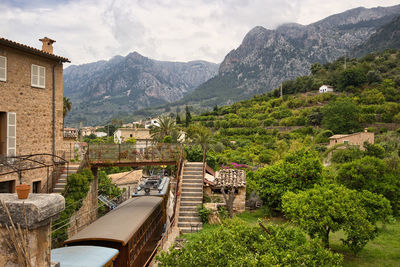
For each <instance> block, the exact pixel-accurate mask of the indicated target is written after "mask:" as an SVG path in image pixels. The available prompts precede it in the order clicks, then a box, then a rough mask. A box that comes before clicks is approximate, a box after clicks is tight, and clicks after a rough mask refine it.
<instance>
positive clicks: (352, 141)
mask: <svg viewBox="0 0 400 267" xmlns="http://www.w3.org/2000/svg"><path fill="white" fill-rule="evenodd" d="M364 142H368V143H370V144H374V143H375V135H374V133H373V132H367V130H366V129H365V130H364V132H360V133H354V134H335V135H332V136H331V137H329V147H333V146H335V145H338V144H348V145H352V146H359V147H360V149H361V150H364V146H363V145H364Z"/></svg>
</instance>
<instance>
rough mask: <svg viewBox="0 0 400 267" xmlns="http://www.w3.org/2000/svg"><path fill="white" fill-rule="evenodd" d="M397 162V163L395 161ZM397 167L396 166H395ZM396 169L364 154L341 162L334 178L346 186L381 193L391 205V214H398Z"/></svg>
mask: <svg viewBox="0 0 400 267" xmlns="http://www.w3.org/2000/svg"><path fill="white" fill-rule="evenodd" d="M396 164H398V163H396ZM396 168H397V167H396ZM398 175H399V173H398V171H397V170H396V169H394V170H390V169H389V168H388V167H387V165H386V163H385V161H383V160H381V159H378V158H374V157H370V156H366V157H364V158H362V159H359V160H355V161H353V162H349V163H345V164H343V165H342V166H341V167H340V168H339V170H338V175H337V178H336V180H337V181H338V182H339V183H341V184H343V185H345V186H346V187H348V188H351V189H356V190H360V191H361V190H368V191H371V192H373V193H377V194H382V195H383V196H385V197H386V198H387V199H388V200H390V203H391V205H392V209H393V214H394V215H396V216H398V215H400V193H399V188H400V181H399V179H398V178H397V177H398Z"/></svg>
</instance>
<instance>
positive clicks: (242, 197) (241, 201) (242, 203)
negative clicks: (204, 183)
mask: <svg viewBox="0 0 400 267" xmlns="http://www.w3.org/2000/svg"><path fill="white" fill-rule="evenodd" d="M237 190H238V192H237V194H235V200H234V201H233V211H234V212H236V213H242V212H244V211H245V209H246V187H240V188H237ZM204 194H207V195H208V196H210V197H211V199H220V200H221V202H222V203H224V204H225V201H224V196H223V195H222V193H221V194H219V193H214V192H213V191H212V190H211V187H204ZM211 204H213V205H214V204H215V203H211Z"/></svg>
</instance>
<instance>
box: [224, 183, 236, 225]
mask: <svg viewBox="0 0 400 267" xmlns="http://www.w3.org/2000/svg"><path fill="white" fill-rule="evenodd" d="M221 192H222V196H223V197H224V200H225V205H226V209H227V211H228V214H229V218H233V215H234V214H233V202H234V201H235V189H234V188H230V190H229V191H228V195H227V194H226V192H225V188H224V187H222V188H221Z"/></svg>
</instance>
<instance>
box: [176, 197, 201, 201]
mask: <svg viewBox="0 0 400 267" xmlns="http://www.w3.org/2000/svg"><path fill="white" fill-rule="evenodd" d="M191 201H193V202H197V201H200V202H202V201H203V197H183V196H182V197H181V202H191Z"/></svg>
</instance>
